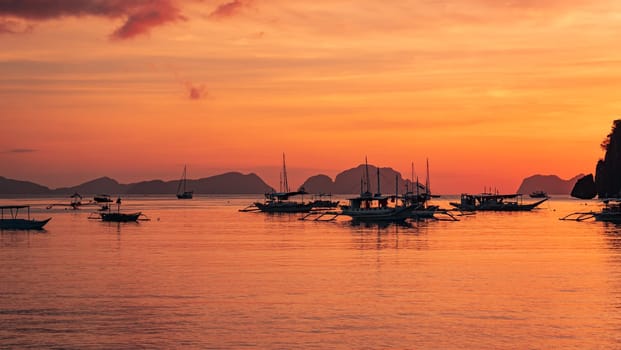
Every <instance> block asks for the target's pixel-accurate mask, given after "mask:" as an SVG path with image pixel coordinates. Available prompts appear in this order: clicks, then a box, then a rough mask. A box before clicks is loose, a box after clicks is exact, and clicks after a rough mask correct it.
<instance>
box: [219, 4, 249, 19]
mask: <svg viewBox="0 0 621 350" xmlns="http://www.w3.org/2000/svg"><path fill="white" fill-rule="evenodd" d="M248 5H250V0H233V1H231V2H227V3H224V4H221V5H220V6H218V7H217V8H216V9H215V10H214V11H213V12H212V13H211V14H209V17H210V18H216V19H220V18H228V17H232V16H235V15H236V14H238V13H239V12H240V11H241V10H242V9H243V8H244V7H247V6H248Z"/></svg>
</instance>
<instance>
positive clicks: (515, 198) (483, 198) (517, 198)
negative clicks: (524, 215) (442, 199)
mask: <svg viewBox="0 0 621 350" xmlns="http://www.w3.org/2000/svg"><path fill="white" fill-rule="evenodd" d="M547 200H548V198H544V199H542V200H540V201H537V202H534V203H528V204H524V203H523V202H522V195H521V194H519V193H516V194H493V193H481V194H467V193H464V194H462V195H461V201H460V202H459V203H457V202H450V203H449V204H450V205H452V206H454V207H456V208H458V209H460V210H465V211H530V210H533V209H534V208H536V207H537V206H538V205H539V204H541V203H543V202H545V201H547Z"/></svg>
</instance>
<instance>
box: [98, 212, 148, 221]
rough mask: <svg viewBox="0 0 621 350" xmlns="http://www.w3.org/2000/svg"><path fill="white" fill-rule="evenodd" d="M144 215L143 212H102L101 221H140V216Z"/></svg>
mask: <svg viewBox="0 0 621 350" xmlns="http://www.w3.org/2000/svg"><path fill="white" fill-rule="evenodd" d="M140 215H142V213H141V212H137V213H101V221H108V222H132V221H138V218H139V217H140Z"/></svg>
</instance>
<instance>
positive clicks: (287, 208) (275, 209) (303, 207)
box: [254, 202, 313, 213]
mask: <svg viewBox="0 0 621 350" xmlns="http://www.w3.org/2000/svg"><path fill="white" fill-rule="evenodd" d="M254 205H255V206H256V207H257V208H259V210H260V211H262V212H264V213H308V212H310V211H311V209H313V204H312V203H297V202H270V203H261V202H256V203H254Z"/></svg>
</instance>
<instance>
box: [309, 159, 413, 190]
mask: <svg viewBox="0 0 621 350" xmlns="http://www.w3.org/2000/svg"><path fill="white" fill-rule="evenodd" d="M364 169H365V165H364V164H360V165H358V166H357V167H355V168H351V169H347V170H345V171H342V172H340V173H339V174H338V175H336V177H335V178H334V181H332V179H331V178H330V177H329V176H327V175H323V174H320V175H315V176H311V177H309V178H308V179H307V180H306V181H305V182H304V183H303V184H302V187H304V189H305V190H306V191H308V192H310V193H332V194H353V193H360V186H361V185H360V181H361V178H362V173H363V171H364ZM369 174H370V178H371V180H370V183H371V188H372V190H373V192H377V167H376V166H374V165H371V164H369ZM379 174H380V175H379V178H380V190H381V192H382V193H385V194H389V193H395V191H396V190H397V188H396V187H395V178H396V179H397V182H398V186H399V188H398V189H399V191H400V192H403V191H404V189H405V187H406V185H407V187H408V188H409V189H412V182H411V181H410V180H404V179H403V177H401V173H399V172H398V171H396V170H394V169H393V168H380V169H379ZM414 181H416V179H415V180H414ZM419 182H424V179H419ZM420 191H424V188H423V187H422V186H421V187H420Z"/></svg>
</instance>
